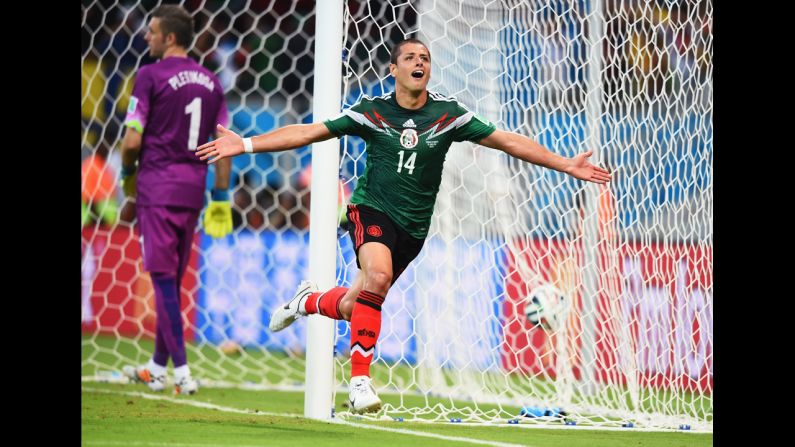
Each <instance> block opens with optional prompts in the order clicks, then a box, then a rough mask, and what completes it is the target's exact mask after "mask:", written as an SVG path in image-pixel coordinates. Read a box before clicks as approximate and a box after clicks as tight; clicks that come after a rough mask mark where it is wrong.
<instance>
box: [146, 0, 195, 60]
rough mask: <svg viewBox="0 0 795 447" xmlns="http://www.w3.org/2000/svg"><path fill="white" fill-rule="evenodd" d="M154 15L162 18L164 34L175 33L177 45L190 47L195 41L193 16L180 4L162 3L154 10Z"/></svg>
mask: <svg viewBox="0 0 795 447" xmlns="http://www.w3.org/2000/svg"><path fill="white" fill-rule="evenodd" d="M152 17H157V18H158V19H160V31H161V32H162V33H163V36H167V35H169V33H174V36H175V37H176V38H177V45H179V46H181V47H183V48H185V49H188V48H190V46H191V44H192V43H193V17H191V16H190V14H188V11H186V10H185V8H183V7H182V6H179V5H160V6H158V7H157V8H155V10H154V11H152Z"/></svg>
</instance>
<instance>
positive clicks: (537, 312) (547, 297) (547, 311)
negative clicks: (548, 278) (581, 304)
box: [524, 284, 569, 332]
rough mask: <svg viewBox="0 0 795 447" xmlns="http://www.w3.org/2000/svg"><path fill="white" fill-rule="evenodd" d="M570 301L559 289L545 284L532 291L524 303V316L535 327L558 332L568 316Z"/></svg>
mask: <svg viewBox="0 0 795 447" xmlns="http://www.w3.org/2000/svg"><path fill="white" fill-rule="evenodd" d="M568 308H569V301H568V299H566V297H565V296H564V295H563V292H561V291H560V289H558V288H557V287H555V286H553V285H550V284H544V285H542V286H539V287H536V288H534V289H533V290H531V291H530V294H529V295H528V296H527V298H525V301H524V314H525V316H526V317H527V321H529V322H530V323H531V324H532V325H533V326H537V325H541V327H543V328H544V329H546V330H548V331H553V332H554V331H557V330H558V328H560V327H561V326H562V325H563V324H564V323H565V322H566V317H567V315H568Z"/></svg>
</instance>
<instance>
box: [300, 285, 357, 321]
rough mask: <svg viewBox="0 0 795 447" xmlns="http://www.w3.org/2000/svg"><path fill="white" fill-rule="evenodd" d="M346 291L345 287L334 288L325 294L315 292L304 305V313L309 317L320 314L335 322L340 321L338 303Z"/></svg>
mask: <svg viewBox="0 0 795 447" xmlns="http://www.w3.org/2000/svg"><path fill="white" fill-rule="evenodd" d="M347 291H348V288H347V287H334V288H333V289H330V290H327V291H325V292H322V293H321V292H315V293H313V294H311V295H309V298H307V299H306V302H305V303H304V308H305V309H306V313H307V314H309V315H312V314H320V315H325V316H327V317H329V318H333V319H335V320H342V319H343V318H342V314H340V301H342V297H343V296H345V292H347Z"/></svg>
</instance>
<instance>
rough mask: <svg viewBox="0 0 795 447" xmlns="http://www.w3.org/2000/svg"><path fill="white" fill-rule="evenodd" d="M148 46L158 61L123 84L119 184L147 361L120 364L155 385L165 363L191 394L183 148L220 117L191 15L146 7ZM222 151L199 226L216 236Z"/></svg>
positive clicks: (180, 388)
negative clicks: (145, 326)
mask: <svg viewBox="0 0 795 447" xmlns="http://www.w3.org/2000/svg"><path fill="white" fill-rule="evenodd" d="M145 38H146V41H147V43H148V44H149V54H150V55H151V56H152V57H154V58H157V59H160V60H159V61H158V62H156V63H154V64H151V65H147V66H144V67H141V69H140V70H138V75H137V77H136V79H135V85H134V86H133V92H132V96H131V97H130V104H129V107H128V108H127V116H126V118H125V120H124V124H125V126H126V131H125V134H124V139H123V141H122V144H121V155H122V172H121V178H122V187H123V189H124V193H125V195H126V196H127V197H129V198H130V200H135V207H136V213H137V217H138V222H139V224H140V231H141V250H142V252H143V261H144V268H145V269H146V270H147V271H148V272H150V274H151V277H152V286H153V288H154V292H155V313H156V315H157V323H156V327H157V331H156V335H155V352H154V354H153V355H152V358H151V359H150V360H149V363H147V364H145V365H142V366H137V367H134V366H131V365H127V366H125V367H124V368H123V369H124V373H125V375H127V376H128V377H130V378H131V379H132V380H134V381H137V382H144V383H146V384H147V385H148V386H149V388H150V389H152V390H154V391H160V390H163V389H164V388H165V381H166V366H167V364H168V359H169V358H171V360H172V362H173V364H174V384H175V393H176V394H193V393H195V392H196V391H197V390H198V383H197V382H196V380H194V379H193V378H192V376H191V374H190V368H189V367H188V361H187V357H186V354H185V340H184V338H183V329H182V314H181V312H180V284H181V283H182V277H183V275H184V274H185V269H186V268H187V266H188V259H189V258H190V253H191V244H192V243H193V236H194V233H195V231H196V223H197V221H198V218H199V214H200V213H201V209H202V208H203V207H204V194H205V192H204V189H205V181H206V175H207V164H206V163H202V162H201V161H200V160H199V159H197V157H196V156H195V155H194V154H193V152H194V151H195V150H196V147H197V146H198V145H199V144H201V143H202V142H206V141H208V140H209V138H210V136H211V133H212V132H213V131H214V130H215V126H216V125H217V124H218V125H225V126H226V125H228V124H229V114H228V112H227V110H226V101H225V99H224V92H223V90H222V88H221V84H220V83H219V82H218V79H217V78H216V77H215V76H214V75H213V74H212V72H210V71H209V70H207V69H206V68H204V67H202V66H201V65H199V64H198V63H196V62H195V61H194V60H193V59H191V58H189V57H188V52H187V49H188V48H189V47H190V45H191V42H192V41H193V19H192V18H191V16H190V15H188V13H187V11H185V10H184V9H183V8H182V7H180V6H176V5H163V6H160V7H158V8H156V9H155V10H154V11H153V12H152V17H151V19H150V22H149V29H148V30H147V32H146V36H145ZM229 169H230V161H229V160H227V161H226V162H225V163H222V164H218V165H216V171H215V174H216V176H215V185H214V188H213V190H212V192H211V196H212V200H211V201H210V203H209V205H208V207H207V212H206V213H205V219H204V226H205V231H206V233H207V234H209V235H211V236H213V237H223V236H226V235H227V234H229V232H231V231H232V210H231V205H230V203H229V191H228V188H229Z"/></svg>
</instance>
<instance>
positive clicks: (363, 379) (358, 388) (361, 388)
mask: <svg viewBox="0 0 795 447" xmlns="http://www.w3.org/2000/svg"><path fill="white" fill-rule="evenodd" d="M349 401H350V405H351V411H352V412H354V413H359V414H361V413H375V412H377V411H378V410H380V409H381V399H379V398H378V395H377V394H376V393H375V389H374V388H373V384H372V382H371V380H370V378H369V377H367V376H356V377H351V394H350V397H349Z"/></svg>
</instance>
